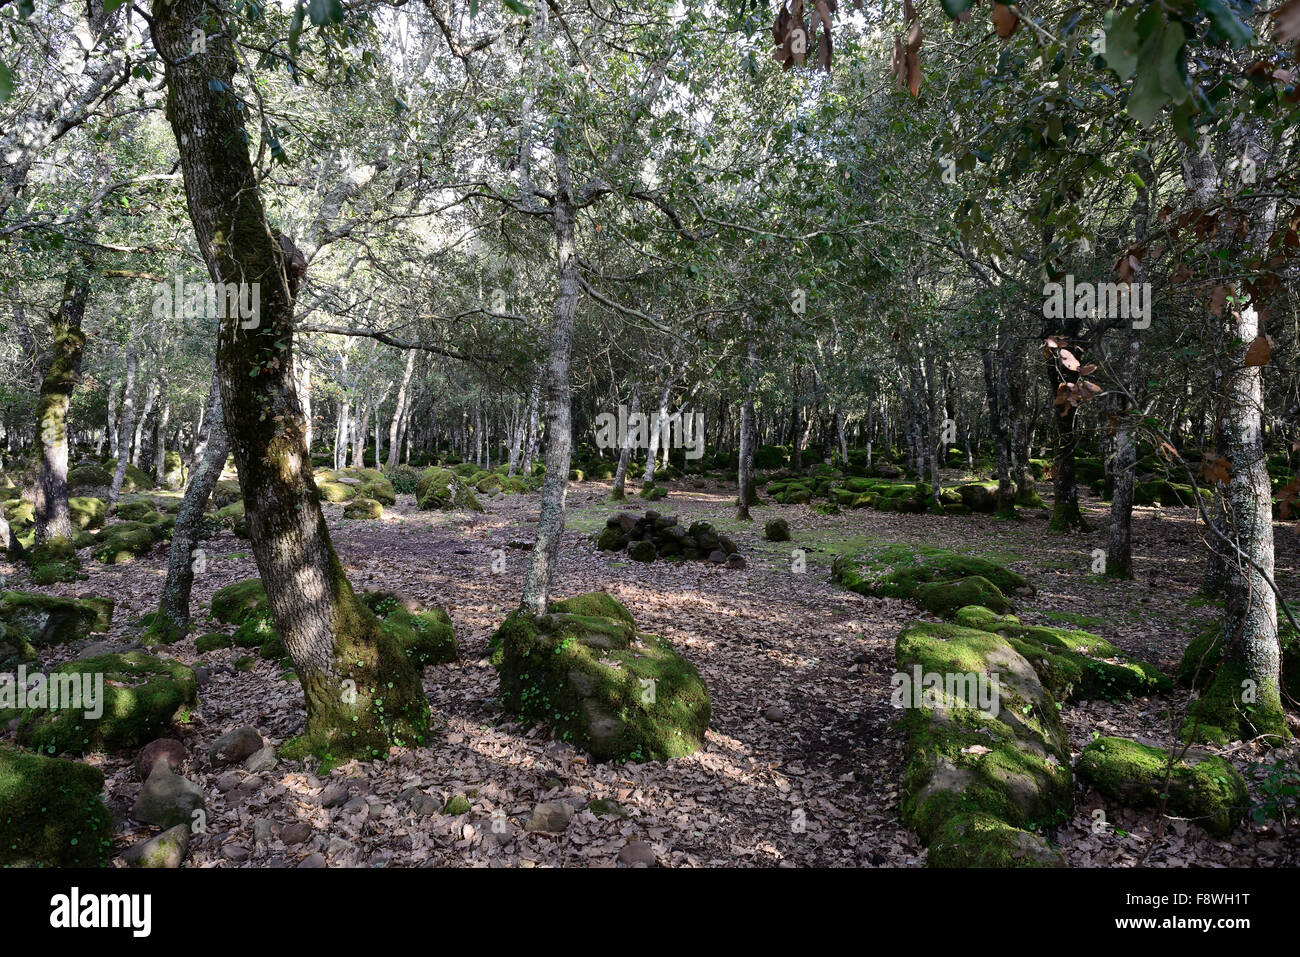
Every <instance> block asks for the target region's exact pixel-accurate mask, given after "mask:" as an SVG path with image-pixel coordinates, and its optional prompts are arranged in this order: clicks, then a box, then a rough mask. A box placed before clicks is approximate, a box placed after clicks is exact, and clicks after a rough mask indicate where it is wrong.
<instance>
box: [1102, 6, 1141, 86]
mask: <svg viewBox="0 0 1300 957" xmlns="http://www.w3.org/2000/svg"><path fill="white" fill-rule="evenodd" d="M1137 15H1138V5H1137V4H1136V3H1135V4H1133V5H1132V6H1131V7H1129V8H1128V9H1127V10H1125V11H1124V13H1123V14H1122V15H1121V16H1120V17H1119V19H1117V20H1116V21H1115V22H1114V23H1113V24H1112V25H1111V26H1110V28H1109V29H1108V30H1107V31H1106V53H1105V54H1104V55H1103V56H1102V59H1103V60H1105V61H1106V65H1107V66H1108V67H1110V68H1111V69H1112V70H1114V71H1115V73H1116V74H1117V75H1118V76H1119V78H1120V79H1121V80H1127V79H1128V78H1129V77H1131V76H1132V75H1133V71H1134V70H1136V69H1137V55H1138V47H1139V46H1141V41H1140V40H1139V39H1138V34H1137V26H1136V24H1137Z"/></svg>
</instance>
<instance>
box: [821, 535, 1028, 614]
mask: <svg viewBox="0 0 1300 957" xmlns="http://www.w3.org/2000/svg"><path fill="white" fill-rule="evenodd" d="M974 575H978V576H980V577H981V578H984V579H987V580H988V581H989V582H991V583H992V584H994V585H996V586H997V588H998V589H999V590H1000V591H1002V592H1004V593H1007V592H1032V590H1033V589H1032V588H1031V586H1030V585H1029V583H1028V582H1027V581H1025V579H1024V578H1022V577H1021V576H1020V575H1018V574H1016V573H1015V572H1013V571H1011V570H1009V569H1007V568H1005V567H1004V566H1002V565H999V564H998V563H996V562H993V561H990V560H988V559H985V558H976V557H973V556H969V555H963V554H961V553H959V552H954V551H950V550H948V549H944V548H934V547H931V546H926V545H921V546H909V545H903V544H899V543H875V544H871V545H868V546H867V547H865V548H862V549H860V550H857V551H854V552H845V553H843V554H841V555H840V556H839V557H837V558H836V560H835V563H834V565H833V566H832V569H831V576H832V579H833V580H834V581H836V582H838V583H839V584H841V585H843V586H844V587H845V588H848V589H850V590H851V591H855V592H858V593H859V594H863V595H875V596H882V597H887V598H912V597H914V596H915V595H916V589H917V587H918V586H919V585H922V584H925V583H928V582H936V581H952V580H953V579H958V578H969V577H971V576H974ZM958 607H960V606H958Z"/></svg>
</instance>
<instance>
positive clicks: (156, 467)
mask: <svg viewBox="0 0 1300 957" xmlns="http://www.w3.org/2000/svg"><path fill="white" fill-rule="evenodd" d="M164 388H166V387H165V386H164ZM171 417H172V405H171V403H170V402H168V401H167V399H166V397H165V395H164V398H163V406H162V408H161V409H160V410H159V411H158V423H157V425H156V426H155V427H154V442H153V478H154V481H155V482H157V483H158V484H159V485H162V484H163V476H164V475H165V474H166V473H167V424H168V423H169V422H170V421H171Z"/></svg>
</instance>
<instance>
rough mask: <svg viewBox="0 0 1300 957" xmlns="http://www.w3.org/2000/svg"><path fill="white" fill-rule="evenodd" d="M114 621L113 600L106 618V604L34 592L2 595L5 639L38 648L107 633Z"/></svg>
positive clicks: (0, 619) (0, 614)
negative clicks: (95, 633)
mask: <svg viewBox="0 0 1300 957" xmlns="http://www.w3.org/2000/svg"><path fill="white" fill-rule="evenodd" d="M105 601H108V599H105ZM106 617H107V619H108V620H105V618H106ZM111 619H112V602H111V601H109V605H108V612H107V616H105V612H104V610H103V607H102V605H100V604H97V603H94V602H90V601H86V600H83V599H80V598H62V597H60V596H58V595H45V594H41V593H40V592H31V591H7V592H3V593H0V624H3V625H4V629H5V637H6V638H7V639H9V640H16V641H22V642H26V643H28V644H30V645H32V646H33V647H36V648H45V647H48V646H49V645H62V644H66V643H67V642H69V641H76V640H78V639H81V638H85V637H87V636H88V635H90V634H91V632H94V631H104V630H106V629H107V628H108V625H109V622H110V621H111Z"/></svg>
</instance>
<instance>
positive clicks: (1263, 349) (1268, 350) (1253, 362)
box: [1245, 336, 1273, 369]
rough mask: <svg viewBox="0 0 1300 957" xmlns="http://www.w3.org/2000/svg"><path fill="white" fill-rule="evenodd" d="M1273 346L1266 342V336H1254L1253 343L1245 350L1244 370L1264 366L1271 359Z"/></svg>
mask: <svg viewBox="0 0 1300 957" xmlns="http://www.w3.org/2000/svg"><path fill="white" fill-rule="evenodd" d="M1272 355H1273V346H1272V344H1271V343H1270V342H1269V341H1268V336H1256V337H1255V341H1254V342H1252V343H1251V344H1250V347H1249V348H1248V349H1246V363H1245V365H1246V368H1247V369H1250V368H1253V367H1255V366H1266V365H1268V360H1269V359H1270V358H1272Z"/></svg>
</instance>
